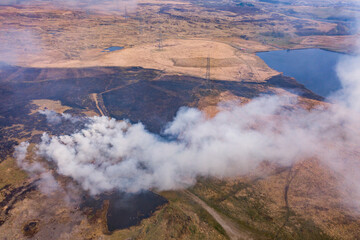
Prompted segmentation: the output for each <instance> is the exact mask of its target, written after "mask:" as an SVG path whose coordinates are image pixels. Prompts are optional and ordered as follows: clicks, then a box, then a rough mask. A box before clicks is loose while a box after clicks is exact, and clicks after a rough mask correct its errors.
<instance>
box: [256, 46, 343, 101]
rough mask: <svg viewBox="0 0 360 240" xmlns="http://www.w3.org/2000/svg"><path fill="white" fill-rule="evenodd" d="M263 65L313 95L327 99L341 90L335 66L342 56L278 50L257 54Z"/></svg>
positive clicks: (308, 51) (334, 53)
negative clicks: (292, 78) (294, 81)
mask: <svg viewBox="0 0 360 240" xmlns="http://www.w3.org/2000/svg"><path fill="white" fill-rule="evenodd" d="M257 56H259V57H260V58H261V59H262V60H264V61H265V63H266V64H267V65H268V66H269V67H271V68H273V69H275V70H277V71H279V72H283V73H284V75H286V76H290V77H294V78H295V79H296V81H298V82H299V83H301V84H304V85H305V86H306V88H308V89H309V90H311V91H313V92H314V93H316V94H318V95H320V96H323V97H327V96H329V95H330V94H331V93H332V92H335V91H336V90H339V89H341V83H340V80H339V78H338V76H337V74H336V70H335V69H336V64H337V62H338V61H339V59H340V58H341V57H342V56H344V54H341V53H336V52H330V51H326V50H321V49H300V50H280V51H271V52H261V53H257Z"/></svg>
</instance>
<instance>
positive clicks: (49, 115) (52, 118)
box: [38, 109, 81, 125]
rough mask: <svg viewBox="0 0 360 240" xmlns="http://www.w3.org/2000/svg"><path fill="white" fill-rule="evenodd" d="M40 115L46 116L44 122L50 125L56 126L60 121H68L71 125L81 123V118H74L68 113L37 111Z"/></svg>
mask: <svg viewBox="0 0 360 240" xmlns="http://www.w3.org/2000/svg"><path fill="white" fill-rule="evenodd" d="M38 112H39V113H40V114H42V115H45V116H46V121H47V122H48V123H50V124H53V125H57V124H60V123H61V122H62V121H67V120H68V121H70V122H71V123H76V122H79V121H81V118H79V117H74V116H72V115H71V114H68V113H61V114H59V113H57V112H55V111H52V110H49V109H45V110H39V111H38Z"/></svg>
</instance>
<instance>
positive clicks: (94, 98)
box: [91, 93, 105, 116]
mask: <svg viewBox="0 0 360 240" xmlns="http://www.w3.org/2000/svg"><path fill="white" fill-rule="evenodd" d="M91 98H92V99H93V101H94V102H95V104H96V108H97V109H98V110H99V112H100V114H101V116H105V114H104V112H103V111H102V110H101V108H100V106H99V102H98V100H97V94H96V93H92V94H91Z"/></svg>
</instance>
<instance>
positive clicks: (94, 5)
mask: <svg viewBox="0 0 360 240" xmlns="http://www.w3.org/2000/svg"><path fill="white" fill-rule="evenodd" d="M44 3H49V4H52V5H54V6H57V7H61V8H69V9H71V10H77V9H78V10H80V9H82V10H92V11H104V12H109V13H112V14H115V13H117V14H124V13H125V9H126V11H127V12H132V11H135V9H136V7H137V0H2V1H1V2H0V5H10V6H11V5H36V4H44Z"/></svg>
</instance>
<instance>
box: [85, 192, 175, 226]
mask: <svg viewBox="0 0 360 240" xmlns="http://www.w3.org/2000/svg"><path fill="white" fill-rule="evenodd" d="M167 202H168V201H167V200H166V199H165V198H163V197H161V196H160V195H158V194H156V193H153V192H150V191H143V192H140V193H136V194H128V193H121V192H113V193H109V194H101V195H99V196H96V197H85V198H84V200H83V203H82V204H81V206H80V208H81V209H83V211H85V212H86V213H87V214H88V215H89V216H94V215H96V212H99V211H100V212H102V213H101V214H98V216H99V217H102V218H105V219H103V220H106V221H104V222H106V228H107V229H106V230H107V231H108V232H113V231H115V230H118V229H124V228H128V227H131V226H134V225H137V224H139V223H140V222H141V220H143V219H145V218H148V217H150V216H151V215H152V214H153V213H154V212H155V211H156V210H157V209H158V208H160V207H161V206H163V205H164V204H166V203H167Z"/></svg>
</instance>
